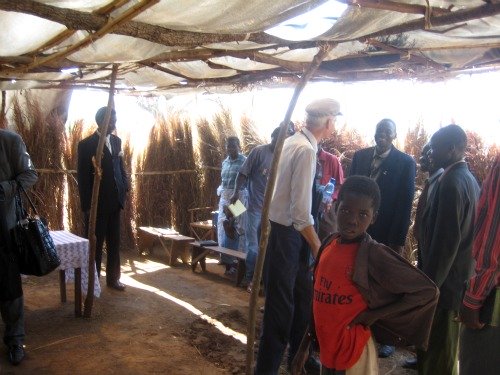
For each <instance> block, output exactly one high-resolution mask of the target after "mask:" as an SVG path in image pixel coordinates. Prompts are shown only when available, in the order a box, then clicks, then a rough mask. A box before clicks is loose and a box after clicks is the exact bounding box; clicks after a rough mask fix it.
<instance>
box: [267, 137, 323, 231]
mask: <svg viewBox="0 0 500 375" xmlns="http://www.w3.org/2000/svg"><path fill="white" fill-rule="evenodd" d="M317 151H318V143H317V141H316V138H315V137H314V135H313V134H312V133H311V132H310V131H309V130H307V129H306V128H303V129H302V130H301V131H300V132H297V133H295V135H293V136H291V137H290V138H287V139H286V140H285V144H284V145H283V151H282V152H281V157H280V161H279V164H278V174H277V177H276V185H275V187H274V192H273V198H272V200H271V206H270V208H269V220H271V221H274V222H276V223H278V224H281V225H286V226H289V225H292V224H293V226H294V228H295V229H296V230H298V231H301V230H303V229H304V228H306V227H308V226H310V225H313V224H314V220H313V217H312V215H311V205H312V186H313V181H314V174H315V171H316V153H317Z"/></svg>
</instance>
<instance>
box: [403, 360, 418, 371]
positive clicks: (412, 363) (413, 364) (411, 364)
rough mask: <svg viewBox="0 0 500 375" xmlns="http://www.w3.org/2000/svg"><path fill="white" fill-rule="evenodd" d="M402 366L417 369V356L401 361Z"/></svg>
mask: <svg viewBox="0 0 500 375" xmlns="http://www.w3.org/2000/svg"><path fill="white" fill-rule="evenodd" d="M403 368H409V369H413V370H416V369H417V358H416V357H413V358H408V359H406V360H405V361H404V362H403Z"/></svg>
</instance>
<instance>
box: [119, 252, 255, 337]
mask: <svg viewBox="0 0 500 375" xmlns="http://www.w3.org/2000/svg"><path fill="white" fill-rule="evenodd" d="M134 263H135V262H134ZM150 272H152V271H150ZM120 281H121V282H122V283H124V284H126V285H128V286H130V287H132V288H137V289H142V290H146V291H148V292H151V293H155V294H156V295H158V296H160V297H162V298H165V299H167V300H169V301H171V302H174V303H176V304H177V305H179V306H181V307H183V308H185V309H186V310H188V311H189V312H191V313H192V314H194V315H196V316H198V317H200V318H201V319H203V320H205V321H206V322H207V323H209V324H211V325H213V326H214V327H215V328H217V329H218V330H219V331H220V332H221V333H223V334H224V335H226V336H231V337H233V338H234V339H236V340H238V341H240V342H241V343H242V344H245V345H246V343H247V337H246V335H243V334H242V333H239V332H236V331H235V330H233V329H231V328H229V327H226V326H225V325H224V324H223V323H222V322H220V321H218V320H217V319H214V318H212V317H210V316H208V315H206V314H204V313H203V312H202V311H200V310H198V309H197V308H196V307H194V306H193V305H191V304H190V303H188V302H186V301H183V300H181V299H179V298H177V297H174V296H172V295H171V294H168V293H167V292H164V291H163V290H160V289H158V288H155V287H154V286H150V285H147V284H144V283H141V282H139V281H137V280H134V279H133V278H132V277H130V276H129V275H127V274H123V273H122V277H121V279H120Z"/></svg>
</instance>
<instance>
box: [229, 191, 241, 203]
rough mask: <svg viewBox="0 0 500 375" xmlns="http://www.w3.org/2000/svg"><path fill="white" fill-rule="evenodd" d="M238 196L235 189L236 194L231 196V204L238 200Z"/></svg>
mask: <svg viewBox="0 0 500 375" xmlns="http://www.w3.org/2000/svg"><path fill="white" fill-rule="evenodd" d="M238 196H239V194H238V192H237V191H235V192H234V194H233V195H232V196H231V198H229V202H231V204H235V203H236V201H237V200H238Z"/></svg>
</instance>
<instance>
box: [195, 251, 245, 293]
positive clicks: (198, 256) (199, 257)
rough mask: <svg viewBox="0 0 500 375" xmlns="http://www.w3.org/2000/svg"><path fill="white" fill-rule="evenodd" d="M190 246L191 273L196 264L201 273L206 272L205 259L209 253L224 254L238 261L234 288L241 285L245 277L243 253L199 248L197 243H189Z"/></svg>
mask: <svg viewBox="0 0 500 375" xmlns="http://www.w3.org/2000/svg"><path fill="white" fill-rule="evenodd" d="M191 246H192V253H191V270H192V271H193V272H194V271H195V270H196V266H197V265H198V262H199V263H200V266H201V269H202V271H203V272H206V270H207V266H206V260H205V258H206V256H207V255H208V254H209V253H210V252H214V253H219V254H225V255H229V256H232V257H235V258H236V259H238V273H237V274H236V286H239V285H240V284H241V281H242V280H243V276H245V270H246V267H245V259H246V254H245V253H243V252H241V251H236V250H232V249H228V248H227V247H222V246H201V245H200V242H199V241H195V242H193V243H191Z"/></svg>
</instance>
